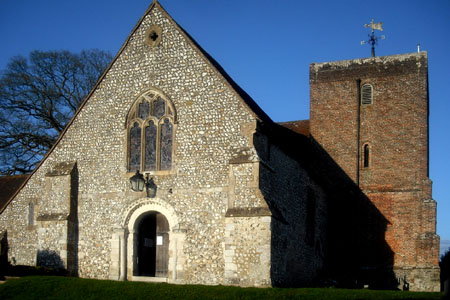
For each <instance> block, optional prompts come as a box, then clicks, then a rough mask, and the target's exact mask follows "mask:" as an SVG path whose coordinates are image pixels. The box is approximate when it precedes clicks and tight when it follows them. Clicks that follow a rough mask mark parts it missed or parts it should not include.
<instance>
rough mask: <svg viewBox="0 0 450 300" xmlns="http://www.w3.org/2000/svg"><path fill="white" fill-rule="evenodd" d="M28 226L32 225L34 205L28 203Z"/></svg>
mask: <svg viewBox="0 0 450 300" xmlns="http://www.w3.org/2000/svg"><path fill="white" fill-rule="evenodd" d="M28 225H30V226H33V225H34V203H33V202H30V203H29V204H28Z"/></svg>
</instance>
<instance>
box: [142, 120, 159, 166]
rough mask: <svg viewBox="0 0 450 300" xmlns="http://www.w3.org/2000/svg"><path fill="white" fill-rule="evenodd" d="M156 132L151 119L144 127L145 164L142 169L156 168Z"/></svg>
mask: <svg viewBox="0 0 450 300" xmlns="http://www.w3.org/2000/svg"><path fill="white" fill-rule="evenodd" d="M156 134H157V127H156V125H155V123H153V121H150V123H148V126H147V127H145V164H144V171H154V170H156Z"/></svg>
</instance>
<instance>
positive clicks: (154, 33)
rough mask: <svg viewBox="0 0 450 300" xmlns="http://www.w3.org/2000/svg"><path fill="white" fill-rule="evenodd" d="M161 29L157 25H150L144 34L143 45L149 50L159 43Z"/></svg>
mask: <svg viewBox="0 0 450 300" xmlns="http://www.w3.org/2000/svg"><path fill="white" fill-rule="evenodd" d="M161 37H162V29H161V27H160V26H159V25H156V24H152V25H151V26H150V27H149V28H148V29H147V31H146V32H145V43H146V44H147V45H149V46H150V47H151V48H153V47H156V46H158V45H159V44H160V43H161Z"/></svg>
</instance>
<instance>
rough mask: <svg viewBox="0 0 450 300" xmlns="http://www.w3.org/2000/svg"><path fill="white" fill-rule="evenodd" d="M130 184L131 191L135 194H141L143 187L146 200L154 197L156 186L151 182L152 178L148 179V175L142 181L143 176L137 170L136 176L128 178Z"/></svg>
mask: <svg viewBox="0 0 450 300" xmlns="http://www.w3.org/2000/svg"><path fill="white" fill-rule="evenodd" d="M130 184H131V189H132V190H133V191H135V192H142V191H143V190H144V187H145V189H146V192H147V197H148V198H154V197H155V196H156V184H155V182H154V181H153V177H151V178H149V175H148V173H147V174H145V179H144V175H142V174H141V173H139V170H137V171H136V174H134V175H133V176H132V177H131V178H130Z"/></svg>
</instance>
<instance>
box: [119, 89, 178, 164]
mask: <svg viewBox="0 0 450 300" xmlns="http://www.w3.org/2000/svg"><path fill="white" fill-rule="evenodd" d="M175 122H176V115H175V107H174V106H173V103H172V102H171V101H170V100H169V99H168V98H167V97H165V96H164V95H162V93H160V92H156V91H148V92H146V93H144V94H142V95H141V96H140V97H139V98H138V99H137V100H136V102H135V103H134V104H133V106H132V108H131V110H130V112H129V114H128V118H127V132H128V171H129V172H135V171H137V170H140V171H143V172H151V171H163V170H171V169H172V164H173V159H172V156H173V135H174V124H175Z"/></svg>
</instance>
